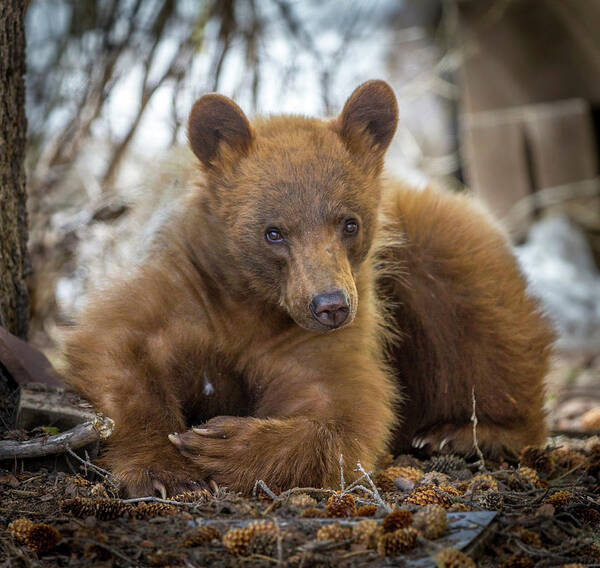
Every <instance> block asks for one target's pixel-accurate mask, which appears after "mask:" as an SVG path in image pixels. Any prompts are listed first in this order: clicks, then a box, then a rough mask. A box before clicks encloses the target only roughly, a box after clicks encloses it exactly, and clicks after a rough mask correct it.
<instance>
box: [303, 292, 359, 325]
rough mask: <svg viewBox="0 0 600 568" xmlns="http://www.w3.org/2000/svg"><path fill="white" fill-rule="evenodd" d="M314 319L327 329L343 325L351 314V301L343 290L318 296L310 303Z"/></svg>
mask: <svg viewBox="0 0 600 568" xmlns="http://www.w3.org/2000/svg"><path fill="white" fill-rule="evenodd" d="M310 311H311V313H312V315H313V317H314V318H315V319H316V320H317V321H318V322H319V323H321V324H323V325H324V326H326V327H330V328H332V329H333V328H336V327H339V326H340V325H342V324H343V323H344V322H345V321H346V319H347V318H348V314H349V313H350V299H349V298H348V294H346V292H344V291H343V290H332V291H331V292H326V293H324V294H317V295H316V296H315V297H314V298H313V299H312V301H311V303H310Z"/></svg>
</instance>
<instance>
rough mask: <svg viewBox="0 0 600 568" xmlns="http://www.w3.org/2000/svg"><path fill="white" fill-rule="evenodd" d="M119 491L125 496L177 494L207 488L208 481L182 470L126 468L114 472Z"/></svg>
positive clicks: (167, 495) (166, 495) (164, 497)
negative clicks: (117, 480)
mask: <svg viewBox="0 0 600 568" xmlns="http://www.w3.org/2000/svg"><path fill="white" fill-rule="evenodd" d="M116 475H117V477H118V479H119V487H120V492H121V493H122V494H123V495H124V496H125V497H154V496H157V497H162V498H163V499H166V498H167V497H169V496H173V495H178V494H179V493H183V492H184V491H198V490H201V489H209V488H211V486H210V485H209V482H208V481H206V480H204V479H200V478H198V479H195V478H194V477H193V476H191V475H189V474H187V473H183V472H171V471H166V470H151V469H141V468H140V469H138V468H132V469H126V470H123V471H118V472H117V473H116Z"/></svg>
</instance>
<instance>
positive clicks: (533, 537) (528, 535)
mask: <svg viewBox="0 0 600 568" xmlns="http://www.w3.org/2000/svg"><path fill="white" fill-rule="evenodd" d="M517 534H518V535H519V538H520V539H521V542H523V543H524V544H531V545H533V546H537V547H538V548H540V547H541V546H542V539H541V538H540V535H539V534H537V533H535V532H533V531H530V530H528V529H526V528H524V527H518V528H517Z"/></svg>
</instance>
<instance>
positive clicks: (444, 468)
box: [425, 455, 467, 474]
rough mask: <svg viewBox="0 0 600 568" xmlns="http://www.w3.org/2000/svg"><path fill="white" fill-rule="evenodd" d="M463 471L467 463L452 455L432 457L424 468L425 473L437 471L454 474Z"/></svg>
mask: <svg viewBox="0 0 600 568" xmlns="http://www.w3.org/2000/svg"><path fill="white" fill-rule="evenodd" d="M463 469H467V462H466V461H465V460H464V459H463V458H461V457H459V456H454V455H448V456H434V457H432V458H431V459H430V460H429V462H428V463H427V465H426V466H425V471H427V472H429V471H439V472H440V473H446V474H452V473H456V472H457V471H462V470H463Z"/></svg>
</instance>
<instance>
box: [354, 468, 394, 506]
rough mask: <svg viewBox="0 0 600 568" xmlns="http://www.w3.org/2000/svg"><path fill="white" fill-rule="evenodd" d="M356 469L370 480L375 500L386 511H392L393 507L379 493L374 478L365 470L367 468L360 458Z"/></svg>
mask: <svg viewBox="0 0 600 568" xmlns="http://www.w3.org/2000/svg"><path fill="white" fill-rule="evenodd" d="M356 469H357V470H358V471H360V472H361V473H362V474H363V475H364V477H365V479H366V480H367V481H368V482H369V485H370V486H371V491H372V493H373V499H375V501H377V503H378V504H379V505H380V506H381V507H383V509H385V511H387V512H388V513H391V512H392V508H391V507H390V506H389V505H388V504H387V503H386V502H385V501H384V500H383V499H382V498H381V495H379V491H377V487H376V486H375V484H374V483H373V480H372V479H371V477H370V475H369V474H368V473H367V472H366V471H365V468H364V467H363V466H362V464H361V463H360V460H358V462H356Z"/></svg>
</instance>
